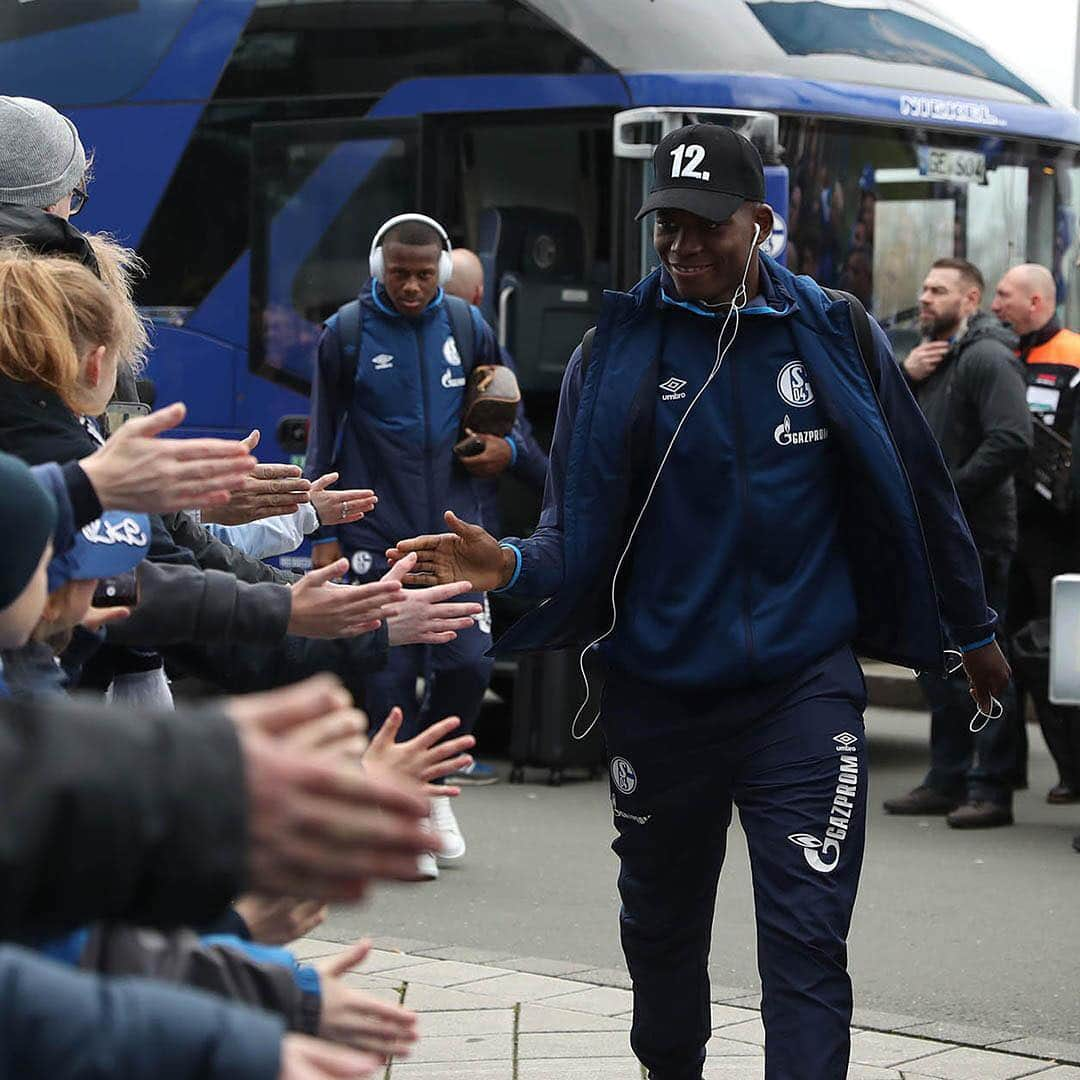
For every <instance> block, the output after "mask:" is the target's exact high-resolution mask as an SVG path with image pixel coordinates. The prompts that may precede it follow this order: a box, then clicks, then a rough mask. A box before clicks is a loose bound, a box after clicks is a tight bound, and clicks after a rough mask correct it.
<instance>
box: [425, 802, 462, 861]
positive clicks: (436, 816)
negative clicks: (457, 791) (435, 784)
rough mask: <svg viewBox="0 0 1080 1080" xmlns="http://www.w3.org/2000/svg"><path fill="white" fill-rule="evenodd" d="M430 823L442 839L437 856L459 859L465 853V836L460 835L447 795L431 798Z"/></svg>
mask: <svg viewBox="0 0 1080 1080" xmlns="http://www.w3.org/2000/svg"><path fill="white" fill-rule="evenodd" d="M431 824H432V827H433V828H434V829H435V833H436V835H437V836H438V837H439V839H440V840H441V841H442V851H440V852H439V857H440V858H443V859H460V858H461V856H462V855H464V854H465V837H464V836H462V835H461V829H460V827H459V826H458V823H457V818H456V817H454V811H453V808H452V807H451V806H450V799H449V798H448V797H447V796H445V795H444V796H441V797H439V798H437V799H432V800H431Z"/></svg>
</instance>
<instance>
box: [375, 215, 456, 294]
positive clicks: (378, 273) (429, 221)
mask: <svg viewBox="0 0 1080 1080" xmlns="http://www.w3.org/2000/svg"><path fill="white" fill-rule="evenodd" d="M404 221H421V222H423V223H424V224H425V225H430V226H431V227H432V228H433V229H434V230H435V231H436V232H437V233H438V234H439V239H440V240H441V241H442V245H443V249H442V251H441V252H440V253H439V285H440V286H441V285H445V284H446V283H447V282H448V281H449V280H450V275H451V274H453V272H454V260H453V259H452V258H451V257H450V250H451V248H450V237H449V236H447V235H446V230H445V229H444V228H443V227H442V226H441V225H440V224H439V223H438V222H437V221H436V220H435V219H434V218H429V217H427V216H426V215H425V214H398V216H397V217H392V218H391V219H390V220H389V221H387V222H385V223H384V224H383V225H381V226H380V228H379V231H378V232H377V233H376V234H375V239H374V240H372V241H371V252H370V253H369V254H368V268H369V269H370V270H371V276H372V277H373V278H374V279H375V280H376V281H377V282H379V284H382V280H383V273H384V272H385V269H386V265H385V263H384V262H383V253H382V238H383V237H384V236H385V235H386V234H387V233H388V232H389V231H390V230H391V229H392V228H393V227H394V226H395V225H400V224H401V223H402V222H404Z"/></svg>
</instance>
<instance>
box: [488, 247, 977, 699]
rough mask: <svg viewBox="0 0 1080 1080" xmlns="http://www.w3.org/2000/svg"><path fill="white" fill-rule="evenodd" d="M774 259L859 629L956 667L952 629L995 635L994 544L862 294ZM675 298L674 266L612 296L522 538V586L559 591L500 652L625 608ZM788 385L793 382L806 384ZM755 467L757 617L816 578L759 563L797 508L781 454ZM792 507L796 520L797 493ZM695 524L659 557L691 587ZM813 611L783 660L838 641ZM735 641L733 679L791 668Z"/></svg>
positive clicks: (914, 660) (767, 287)
mask: <svg viewBox="0 0 1080 1080" xmlns="http://www.w3.org/2000/svg"><path fill="white" fill-rule="evenodd" d="M761 266H762V275H761V293H762V295H763V297H764V299H765V302H766V304H767V305H768V306H769V307H770V308H772V309H773V310H774V311H776V312H777V314H776V315H775V316H769V315H761V316H759V317H760V318H768V319H770V321H774V322H775V330H774V333H776V334H783V335H785V341H786V343H787V344H788V345H789V347H790V349H791V355H792V358H793V360H798V361H799V362H801V364H802V365H803V368H804V370H805V372H806V375H807V377H808V380H809V383H810V386H811V387H812V388H813V394H814V399H815V402H816V403H817V409H818V411H819V414H820V416H821V418H822V419H821V424H822V426H823V427H825V428H827V430H828V433H829V434H828V440H829V442H830V445H831V446H833V447H835V448H836V452H837V465H836V468H838V469H839V470H841V472H840V483H839V485H838V487H837V493H838V501H839V505H838V507H837V512H838V514H839V529H838V533H837V542H838V543H839V544H840V545H842V548H843V553H844V555H845V556H846V560H847V566H848V568H849V572H850V581H851V588H852V590H853V592H854V598H855V606H856V618H855V626H854V628H853V633H852V643H853V644H854V645H855V647H856V648H857V649H858V650H859V651H860V652H861V653H862V654H863V655H866V656H871V657H875V658H878V659H882V660H888V661H890V662H892V663H896V664H901V665H904V666H908V667H915V668H919V669H924V670H930V671H939V672H940V671H943V670H944V655H943V654H944V649H945V645H946V642H948V643H950V644H953V645H956V646H957V647H961V648H974V647H977V646H978V645H981V644H986V643H988V642H989V641H990V640H992V637H993V631H994V623H995V619H996V617H995V615H994V612H993V611H992V610H991V609H989V608H988V607H987V604H986V598H985V594H984V590H983V584H982V574H981V570H980V566H979V559H978V554H977V552H976V550H975V546H974V543H973V542H972V539H971V533H970V531H969V530H968V527H967V523H966V521H965V520H964V516H963V512H962V511H961V509H960V504H959V501H958V499H957V497H956V492H955V490H954V489H953V486H952V482H951V480H950V479H949V474H948V471H947V469H946V468H945V464H944V462H943V461H942V458H941V454H940V452H939V450H938V447H937V444H936V442H935V441H934V438H933V435H932V434H931V433H930V430H929V429H928V427H927V426H926V422H925V420H924V419H923V416H922V413H921V412H920V410H919V408H918V406H917V405H916V404H915V401H914V400H913V398H912V397H911V394H910V392H909V391H908V388H907V385H906V383H905V381H904V378H903V375H902V374H901V372H900V370H899V368H898V367H897V365H896V363H895V361H894V360H893V358H892V353H891V351H890V349H889V344H888V341H887V339H886V338H885V335H884V334H883V333H882V332H881V330H880V328H878V327H877V326H876V325H875V326H874V327H873V330H874V342H875V346H876V354H877V362H876V364H875V365H874V367H875V368H876V369H877V372H878V374H877V379H878V382H877V384H876V385H875V383H874V382H873V381H872V380H871V377H870V374H869V372H868V370H867V367H866V364H865V363H864V362H863V359H862V357H861V356H860V353H859V350H858V345H857V342H856V339H855V335H854V330H853V326H852V322H851V313H850V310H849V308H848V304H847V302H846V301H832V300H830V299H829V297H828V296H827V295H826V294H825V293H824V291H823V290H822V289H821V288H820V286H818V285H817V283H816V282H814V281H812V280H811V279H810V278H807V277H796V276H795V275H793V274H791V273H790V272H789V271H787V270H786V269H784V268H783V267H781V266H779V264H777V263H776V262H774V261H773V260H771V259H770V258H768V256H764V255H763V256H761ZM666 306H667V305H665V303H664V301H663V298H662V296H661V292H660V272H659V271H655V272H654V273H652V274H650V275H649V276H648V277H646V278H645V279H644V280H643V281H641V282H640V283H639V284H638V285H637V286H635V288H634V289H633V290H632V291H631V292H630V293H613V292H609V293H607V294H606V295H605V300H604V305H603V308H602V310H601V314H600V320H599V323H598V325H597V330H596V336H595V338H594V341H593V348H592V356H591V360H590V363H589V367H588V371H587V373H586V374H585V376H584V378H583V374H582V369H581V352H580V349H578V350H577V351H575V353H574V356H573V357H572V358H571V361H570V364H569V365H568V367H567V371H566V375H565V377H564V380H563V388H562V394H561V398H560V402H559V412H558V416H557V419H556V426H555V435H554V440H553V444H552V451H551V465H550V468H549V471H548V481H547V487H546V491H545V500H544V509H543V512H542V514H541V518H540V524H539V527H538V528H537V530H536V532H535V533H534V534H533V535H532V536H531V537H530V538H529V539H527V540H519V539H516V538H510V539H509V540H508V541H507V543H508V544H509V545H511V546H512V547H514V548H516V550H517V551H518V553H519V559H518V562H519V567H518V571H517V573H516V574H515V577H514V579H513V580H512V581H511V583H510V585H509V586H508V588H509V589H512V590H513V591H514V592H515V593H517V594H520V595H522V596H528V597H533V598H537V599H542V598H546V599H545V602H544V603H542V604H541V605H540V607H539V608H537V609H536V610H534V611H532V612H530V613H529V614H528V615H526V616H525V617H524V618H523V619H521V620H519V621H518V623H516V624H515V625H514V626H513V627H511V629H510V630H509V631H508V632H507V633H506V634H505V635H504V636H503V637H502V638H501V639H500V641H499V642H498V643H497V646H496V650H497V651H499V652H507V651H522V650H531V649H542V648H559V647H563V646H569V645H586V644H588V643H590V642H592V641H594V640H596V639H597V638H599V637H600V636H601V635H602V634H603V633H604V632H605V631H606V630H607V628H608V626H609V624H610V622H611V619H612V612H611V604H610V588H611V581H612V577H613V574H614V571H615V566H616V563H617V561H618V559H619V556H620V554H621V552H622V551H623V548H624V547H625V545H626V540H627V537H628V535H629V530H630V527H631V525H632V523H633V521H634V519H635V518H636V517H637V514H638V512H639V510H640V507H641V504H642V501H643V499H644V495H645V492H646V491H647V490H648V486H649V483H650V482H651V480H652V476H653V472H654V470H655V436H654V429H655V415H656V409H657V407H658V404H659V403H660V401H661V394H662V393H664V392H665V388H664V387H661V386H660V383H661V382H666V381H667V380H665V379H664V377H663V376H662V375H661V363H662V357H663V355H664V349H663V340H664V328H665V325H666V322H667V320H668V318H669V317H670V316H669V315H668V314H667V313H666V312H665V307H666ZM752 317H753V316H748V318H752ZM737 353H738V345H736V346H735V347H734V349H733V350H732V354H730V355H729V357H728V361H730V360H732V359H733V358H734V359H736V361H737V360H738V359H743V360H744V362H746V360H747V359H749V358H746V357H738V356H737V355H736V354H737ZM725 362H727V361H725ZM750 362H752V360H751V361H750ZM698 385H700V383H699V384H698ZM687 389H690V387H689V386H688V387H687ZM693 389H694V390H695V392H696V389H697V386H695V387H693ZM710 389H711V388H710ZM788 392H789V393H793V394H794V393H795V391H794V389H793V388H792V387H791V386H790V385H789V386H788ZM778 393H779V389H778ZM778 402H779V398H777V399H776V401H774V402H773V405H774V406H775V405H776V404H777V403H778ZM800 411H801V410H800V409H799V408H795V407H793V408H792V409H791V410H790V411H787V410H785V412H784V417H786V418H787V423H786V425H785V423H784V420H783V418H781V423H780V424H779V425H778V427H777V429H776V430H775V431H774V432H773V439H774V440H776V441H777V446H778V447H779V446H780V445H781V443H780V440H781V439H786V437H787V436H788V435H793V436H798V435H801V434H803V432H802V427H803V426H804V425H803V423H802V422H801V421H800V420H799V418H798V415H797V414H798V413H799V412H800ZM771 417H772V414H771V412H770V413H768V414H767V415H762V416H760V417H754V415H753V409H750V410H748V411H747V414H746V415H745V416H743V419H744V420H745V421H746V422H747V423H750V422H754V423H758V424H763V423H766V424H768V425H770V426H771V423H772V422H774V421H773V420H772V419H771ZM698 418H699V419H700V417H698ZM693 419H694V417H692V418H691V420H693ZM809 430H813V429H809ZM811 437H812V436H811ZM788 448H789V449H795V448H796V447H795V446H790V447H788ZM800 448H803V447H800ZM743 468H744V469H745V473H744V474H743V475H744V477H745V482H746V485H747V490H748V491H749V493H750V494H749V500H750V503H749V505H751V506H752V511H751V512H750V513H744V514H742V515H741V516H740V517H739V522H738V525H737V527H736V530H735V534H734V539H733V544H734V547H735V548H737V550H739V551H740V552H741V553H742V556H741V559H742V561H741V562H735V563H733V565H732V566H731V568H730V574H731V581H732V588H733V589H736V588H739V589H743V593H744V599H743V600H742V602H741V614H742V617H743V618H745V619H746V620H748V621H749V623H750V624H751V628H753V627H754V626H755V625H764V623H763V622H762V615H763V613H765V612H767V611H769V610H774V611H783V609H784V608H785V606H786V605H790V603H791V597H795V596H798V595H800V594H805V592H806V589H805V586H806V583H805V582H804V581H802V580H801V579H800V576H799V575H800V574H801V573H802V572H803V571H802V570H801V569H800V567H799V566H798V564H795V565H794V566H793V567H792V569H791V571H790V572H791V581H790V582H785V581H775V580H770V579H769V575H768V573H767V572H766V571H767V569H768V567H767V566H765V565H763V564H760V563H758V562H757V559H758V557H759V555H760V554H761V553H762V552H767V551H768V550H769V548H770V546H771V545H773V544H775V543H776V538H777V536H778V535H779V534H780V533H781V532H782V531H783V530H785V529H787V528H788V527H789V525H790V524H791V522H790V520H784V519H783V518H782V517H780V516H779V515H778V514H777V509H779V502H775V503H774V501H773V500H772V499H771V498H770V495H769V490H770V484H771V483H774V482H775V479H776V476H775V471H774V470H773V469H772V468H771V467H770V464H769V462H768V461H766V460H762V459H760V457H758V456H748V457H747V458H746V460H745V462H744V465H743ZM686 498H687V499H688V500H689V499H693V498H694V492H693V491H692V490H690V491H687V493H686ZM785 505H786V504H785ZM784 513H786V514H788V517H789V519H790V516H791V514H797V513H798V507H797V505H795V506H794V507H793V508H792V509H786V510H784ZM686 524H687V523H686V522H684V521H680V520H672V521H668V522H666V523H664V525H665V527H666V534H667V537H668V541H667V544H666V546H665V548H664V550H663V551H661V552H650V553H648V554H649V555H650V556H651V557H654V558H656V557H666V558H669V559H672V560H674V561H676V562H678V563H679V564H681V565H682V567H683V574H684V580H685V588H686V589H687V590H690V591H692V590H694V589H695V588H696V587H698V586H699V585H700V581H699V578H698V576H697V573H696V567H695V552H696V550H697V549H698V547H699V546H700V545H703V544H709V543H712V542H714V539H715V538H714V537H713V536H711V535H710V536H701V535H696V536H695V535H688V534H687V531H686ZM781 542H782V541H781ZM746 575H749V586H748V587H746V588H744V585H745V576H746ZM621 580H623V579H621ZM709 584H710V585H711V584H712V582H709ZM798 614H799V612H797V611H793V612H791V613H790V615H791V617H790V618H788V619H786V620H784V619H780V620H779V621H778V622H777V625H783V627H784V629H783V632H784V633H785V634H789V635H794V636H795V637H796V638H797V641H796V642H795V643H794V644H792V643H788V645H787V646H786V652H785V660H784V664H785V665H786V666H787V667H788V668H790V669H792V670H797V667H798V665H799V664H800V663H809V662H811V661H812V660H813V659H815V658H816V657H818V656H820V655H822V653H823V652H825V651H827V649H828V647H829V644H830V643H829V642H825V641H823V640H822V639H821V636H820V634H819V633H818V632H817V631H816V628H815V626H814V625H813V622H812V621H809V620H803V621H802V622H801V623H800V620H799V619H798V617H797V616H798ZM722 646H723V648H724V649H725V650H727V651H728V652H729V654H730V655H728V656H726V657H725V658H724V660H723V667H724V669H725V670H726V672H727V673H728V674H727V676H726V677H725V678H723V680H722V681H721V682H720V683H718V684H717V685H718V686H719V687H722V688H736V687H738V686H743V685H752V684H753V683H755V682H760V681H769V680H771V679H775V678H780V677H782V676H783V671H782V670H779V669H778V668H777V666H776V665H775V664H772V665H769V664H756V663H755V655H754V653H753V652H752V651H751V650H752V648H755V647H756V648H759V649H762V653H761V655H762V656H765V657H768V656H769V655H770V654H769V649H768V647H767V646H765V645H764V644H763V643H760V642H759V643H756V645H754V646H752V645H751V644H750V635H745V636H743V638H742V641H741V643H740V639H739V637H738V636H736V635H732V636H730V637H728V638H726V639H725V640H724V641H723V643H722Z"/></svg>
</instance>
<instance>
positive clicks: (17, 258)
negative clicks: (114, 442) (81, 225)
mask: <svg viewBox="0 0 1080 1080" xmlns="http://www.w3.org/2000/svg"><path fill="white" fill-rule="evenodd" d="M114 293H115V291H114V290H110V289H108V288H106V286H105V285H104V284H103V283H102V282H101V281H99V280H98V279H97V278H96V277H95V276H94V274H93V272H92V271H90V270H88V269H87V268H86V267H85V266H83V265H82V264H81V263H78V262H75V261H74V260H73V259H69V258H66V257H64V256H56V255H35V254H33V253H32V252H30V251H29V250H28V249H26V248H25V247H22V246H21V245H6V246H3V247H0V372H2V373H3V374H4V375H6V376H7V377H8V378H9V379H14V380H15V381H16V382H26V383H37V384H40V385H43V386H47V387H49V388H50V389H51V390H54V391H56V393H57V394H58V395H59V396H60V397H61V398H62V399H63V401H64V402H65V403H66V404H67V405H68V406H69V407H74V405H73V403H74V401H75V399H76V394H77V390H78V385H79V375H80V356H81V354H82V353H83V352H84V351H85V350H86V349H87V348H90V347H97V346H99V345H104V346H105V347H106V348H107V349H115V348H117V347H118V345H119V339H120V336H121V325H122V305H121V304H120V302H119V301H118V299H117V297H116V296H115V294H114Z"/></svg>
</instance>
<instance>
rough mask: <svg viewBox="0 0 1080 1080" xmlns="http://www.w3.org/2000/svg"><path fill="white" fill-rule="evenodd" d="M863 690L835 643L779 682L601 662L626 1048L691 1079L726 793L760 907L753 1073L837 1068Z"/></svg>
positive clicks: (698, 1065) (798, 1073)
mask: <svg viewBox="0 0 1080 1080" xmlns="http://www.w3.org/2000/svg"><path fill="white" fill-rule="evenodd" d="M865 706H866V691H865V684H864V683H863V679H862V673H861V671H860V670H859V667H858V664H857V663H856V661H855V658H854V656H853V654H852V652H851V650H850V649H849V648H846V647H845V648H843V649H841V650H839V651H837V652H836V653H833V654H831V655H830V656H828V657H825V658H824V659H822V660H820V661H818V662H816V663H814V664H813V665H812V666H811V667H810V668H808V669H807V670H806V671H804V672H803V673H802V674H801V675H800V676H798V677H797V678H794V679H788V680H785V682H784V683H783V684H777V685H770V686H768V687H762V688H755V689H753V690H747V691H739V692H736V693H732V694H727V695H724V696H722V697H718V696H717V695H715V694H713V695H709V696H708V697H706V696H704V695H702V696H701V697H699V698H697V699H696V700H691V699H689V698H687V697H679V696H676V695H673V694H672V693H671V692H670V691H669V690H667V689H663V690H662V689H660V688H658V687H655V686H650V685H649V684H648V683H645V682H642V681H640V680H638V679H630V678H628V677H626V676H624V675H621V674H619V673H616V672H612V673H611V674H610V675H609V677H608V680H607V684H606V686H605V689H604V697H603V707H602V718H603V721H602V722H603V727H604V734H605V738H606V739H607V744H608V750H609V752H610V756H611V769H610V780H611V793H612V804H613V807H614V812H615V825H616V828H617V830H618V834H619V835H618V838H617V839H616V840H615V842H614V844H613V848H614V850H615V853H616V854H617V855H618V856H619V861H620V871H619V892H620V894H621V896H622V912H621V916H620V919H621V926H622V943H623V950H624V952H625V954H626V960H627V964H628V967H629V969H630V976H631V979H632V980H633V986H634V1021H633V1028H632V1031H631V1045H632V1046H633V1049H634V1053H635V1054H637V1056H638V1058H639V1059H640V1060H641V1061H642V1063H643V1064H644V1065H645V1066H646V1067H647V1068H648V1069H649V1070H650V1071H651V1072H652V1074H653V1075H654V1076H655V1077H656V1078H657V1080H699V1078H700V1076H701V1069H702V1064H703V1062H704V1060H705V1044H706V1042H707V1041H708V1039H709V1035H710V1028H711V1024H710V1007H709V1005H710V1002H709V978H708V968H707V965H708V959H709V945H710V939H711V930H712V921H713V909H714V906H715V902H716V887H717V881H718V879H719V876H720V868H721V866H722V865H723V861H724V851H725V846H726V834H727V828H728V825H729V824H730V822H731V808H732V805H735V806H737V807H738V808H739V818H740V822H741V824H742V827H743V830H744V831H745V833H746V837H747V843H748V846H749V851H750V863H751V871H752V874H753V882H754V901H755V909H756V915H757V945H758V968H759V971H760V973H761V984H762V1019H763V1020H764V1023H765V1077H766V1080H843V1078H844V1077H845V1076H846V1074H847V1064H848V1054H849V1050H850V1044H849V1038H850V1037H849V1024H850V1021H851V1008H852V997H851V981H850V979H849V978H848V974H847V944H846V941H847V933H848V926H849V924H850V921H851V912H852V908H853V906H854V904H855V893H856V890H857V887H858V882H859V872H860V869H861V866H862V854H863V840H864V829H865V807H866V776H867V772H866V768H867V763H866V745H865V737H864V731H863V720H862V713H863V709H864V708H865Z"/></svg>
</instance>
